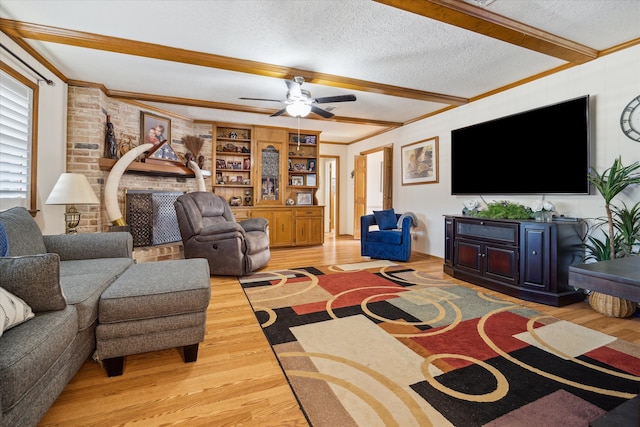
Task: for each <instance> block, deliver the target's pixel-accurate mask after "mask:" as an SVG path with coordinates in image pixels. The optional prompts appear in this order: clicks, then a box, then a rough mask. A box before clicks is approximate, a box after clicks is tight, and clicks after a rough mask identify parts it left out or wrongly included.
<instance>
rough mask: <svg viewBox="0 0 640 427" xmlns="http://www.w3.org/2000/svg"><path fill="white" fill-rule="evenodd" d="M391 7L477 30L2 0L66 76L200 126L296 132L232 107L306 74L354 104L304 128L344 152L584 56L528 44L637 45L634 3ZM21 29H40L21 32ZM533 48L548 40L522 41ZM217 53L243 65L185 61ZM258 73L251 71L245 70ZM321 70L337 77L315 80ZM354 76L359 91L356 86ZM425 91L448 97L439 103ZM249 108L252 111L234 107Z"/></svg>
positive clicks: (387, 17) (386, 13) (329, 12)
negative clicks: (269, 72) (484, 29)
mask: <svg viewBox="0 0 640 427" xmlns="http://www.w3.org/2000/svg"><path fill="white" fill-rule="evenodd" d="M394 1H395V2H396V3H397V4H402V6H401V7H408V5H409V4H417V3H424V4H427V3H428V4H430V5H433V4H436V5H439V6H442V7H444V8H443V9H442V11H441V12H440V11H438V12H436V14H437V15H438V16H443V18H442V19H443V20H445V21H449V22H453V21H452V19H455V18H456V15H455V13H453V12H451V11H452V10H453V11H461V12H463V13H465V14H472V15H476V17H477V18H478V19H479V20H480V21H475V23H474V24H473V25H474V27H473V29H474V31H470V30H468V29H463V28H460V27H459V26H455V25H452V24H449V23H445V22H440V21H438V20H434V19H431V18H428V17H425V16H422V15H420V14H415V13H411V12H408V11H405V10H401V9H399V8H396V7H393V6H388V5H387V4H382V3H378V2H374V1H368V0H335V1H334V0H234V1H225V0H209V1H193V0H185V1H168V0H158V1H146V0H145V1H143V0H129V1H125V0H110V1H102V0H88V1H76V0H2V1H1V2H0V18H2V21H0V29H2V31H3V32H4V33H5V34H7V35H9V36H11V37H13V38H14V39H15V40H19V39H22V40H23V41H24V42H25V43H26V44H27V45H28V46H29V47H30V48H31V49H33V50H34V51H35V52H37V53H38V54H39V55H41V56H42V57H43V58H44V59H46V60H47V61H48V62H49V63H50V64H51V65H52V66H53V67H54V68H55V70H53V71H52V72H57V73H58V74H59V75H62V76H63V77H64V78H66V79H69V80H75V81H82V82H91V83H97V84H101V85H103V86H104V87H105V88H106V89H107V90H109V91H112V92H114V93H115V92H118V93H120V92H124V93H126V96H125V97H130V95H131V94H134V95H135V96H133V98H137V99H140V100H142V102H145V103H147V104H148V105H152V106H155V107H159V108H161V109H163V110H166V111H170V112H174V113H177V114H180V115H182V116H185V117H188V118H191V119H194V120H211V121H222V122H237V123H254V124H263V125H270V126H284V127H296V126H297V125H298V123H297V120H296V119H294V118H291V117H288V116H286V115H282V116H279V117H269V115H270V114H271V113H273V112H275V111H277V110H279V109H280V108H281V107H282V105H281V104H279V103H274V102H261V101H245V100H239V99H238V98H239V97H254V98H272V99H274V98H275V99H282V98H284V97H285V95H286V92H287V88H286V86H285V83H284V82H283V80H282V78H283V77H282V76H287V77H288V78H291V77H293V76H294V75H300V74H301V75H303V76H305V77H306V78H307V82H306V83H304V85H303V88H304V89H306V90H309V91H311V94H312V96H313V97H314V98H318V97H325V96H333V95H344V94H349V93H353V94H355V95H356V96H357V101H356V102H346V103H335V104H324V105H322V106H323V107H335V110H333V113H334V114H335V115H336V117H335V118H334V119H322V118H320V117H319V116H315V115H313V114H312V115H310V116H309V117H308V118H305V119H302V120H301V123H300V126H301V127H302V128H303V129H316V130H320V131H322V136H321V137H322V139H323V141H333V142H345V143H348V142H352V141H354V140H358V139H362V138H365V137H367V136H369V135H372V134H374V133H377V132H380V131H383V130H385V129H387V128H388V127H387V126H385V123H378V122H395V124H396V125H399V124H402V123H406V122H410V121H412V120H414V119H416V118H419V117H422V116H425V115H428V114H430V113H433V112H436V111H439V110H441V109H443V108H446V107H448V106H449V105H451V104H452V103H453V104H456V103H459V102H467V100H469V99H473V98H476V97H480V96H482V95H483V94H486V93H488V92H491V91H494V90H496V89H500V88H503V87H505V86H508V85H510V84H513V83H516V82H518V81H521V80H523V79H527V78H529V77H531V76H534V75H537V74H540V73H544V72H547V71H549V70H552V69H554V68H556V67H559V66H563V65H566V64H569V63H571V62H580V61H581V60H576V59H573V58H569V60H566V56H563V55H564V53H557V51H548V50H545V48H538V47H535V46H537V45H542V44H544V43H543V42H544V41H545V40H546V41H548V40H551V41H552V43H551V44H552V45H553V46H560V50H562V49H564V48H565V47H566V46H569V50H570V51H577V52H579V53H580V54H583V53H584V52H587V53H591V54H593V56H595V54H599V53H600V52H601V51H605V50H607V49H611V48H614V47H616V46H619V45H623V44H624V43H628V42H632V43H638V42H640V24H639V22H640V1H638V0H495V1H494V2H492V3H490V5H489V6H487V7H480V6H476V4H475V3H474V1H473V0H469V2H468V3H465V2H462V1H459V0H433V1H424V2H408V1H404V2H403V1H399V0H397V1H396V0H382V2H383V3H394ZM418 7H420V6H418ZM431 10H433V9H431ZM496 14H497V15H498V16H496ZM505 18H508V19H505ZM12 21H17V22H12ZM466 22H468V20H467V21H466ZM478 22H480V24H478ZM24 23H31V24H36V26H34V27H31V26H28V28H29V31H28V32H25V31H23V30H24V29H25V28H27V26H25V25H24ZM482 24H486V25H489V26H490V27H491V28H490V29H489V31H490V32H489V33H488V34H489V35H490V36H487V35H483V34H479V33H478V32H475V31H476V28H477V26H478V25H482ZM458 25H464V24H458ZM500 26H510V27H511V28H515V29H516V37H518V35H517V34H518V31H519V32H521V33H522V36H521V40H512V42H510V43H508V42H505V41H501V40H498V39H496V38H494V37H493V36H494V34H497V33H498V32H499V28H497V27H500ZM47 27H56V29H53V30H52V29H49V28H47ZM62 29H64V30H72V31H71V33H67V32H64V31H62ZM478 31H481V30H478ZM496 31H497V32H496ZM77 32H86V33H91V34H89V35H86V34H79V33H77ZM65 35H69V36H70V38H69V39H66V38H65V37H63V36H65ZM99 36H108V37H109V38H107V39H106V40H103V39H101V38H100V37H99ZM22 37H24V38H22ZM111 38H119V39H126V40H128V41H135V42H146V43H153V44H155V45H163V46H168V47H172V48H178V49H185V50H187V51H191V52H189V53H188V54H187V55H184V57H185V58H187V59H186V60H184V62H178V61H176V60H175V58H173V59H174V60H168V59H167V58H170V56H168V55H170V54H171V55H173V54H176V51H168V50H166V49H162V48H161V49H156V48H155V47H153V46H146V47H145V46H142V47H144V48H145V49H139V50H138V52H137V53H138V54H137V55H135V54H124V53H117V50H118V47H119V46H120V45H121V44H122V41H121V40H117V39H111ZM97 39H99V41H97V42H95V43H93V44H91V43H90V44H86V43H84V41H85V40H89V41H91V42H94V41H95V40H97ZM532 39H533V40H537V39H541V40H542V42H540V43H538V44H537V45H535V46H533V47H531V46H530V48H525V47H521V46H519V44H523V43H526V42H528V41H529V40H532ZM128 43H129V42H127V43H124V44H128ZM129 44H130V43H129ZM84 46H90V47H89V48H88V47H84ZM137 47H139V46H137ZM156 52H157V54H156ZM168 52H169V53H168ZM4 53H5V52H2V54H4ZM178 54H179V52H178ZM203 54H204V55H203ZM145 55H148V57H146V56H145ZM211 55H221V56H223V57H230V58H236V59H238V60H241V61H232V64H234V65H232V69H234V70H237V69H238V65H237V64H241V66H242V70H243V72H238V71H230V70H225V69H220V68H214V67H212V66H209V65H207V64H209V62H207V63H206V64H205V65H194V64H192V63H188V62H196V60H197V59H200V58H205V60H207V61H208V60H209V59H210V58H211ZM247 61H257V62H258V63H259V64H254V63H251V62H247ZM269 64H270V65H273V66H276V67H275V68H276V69H277V70H278V74H276V75H277V77H269V76H265V75H263V74H265V73H266V71H264V70H265V69H268V68H269V66H268V65H269ZM253 65H255V66H256V67H257V68H258V69H259V70H258V71H254V70H253V68H245V67H248V66H253ZM254 68H255V67H254ZM282 70H284V71H282ZM319 74H326V75H329V79H328V80H333V81H334V82H331V81H329V82H325V83H323V84H314V83H310V81H311V80H312V78H318V77H322V76H319ZM325 80H326V79H325ZM354 80H357V82H356V83H359V84H360V83H362V82H360V81H364V83H365V85H364V86H365V87H361V86H353V84H354V83H353V81H354ZM345 82H346V83H345ZM378 85H386V86H383V87H382V89H376V87H377V86H378ZM394 87H399V88H405V89H412V90H414V91H417V92H418V94H417V95H416V96H415V97H417V98H419V99H415V98H413V97H406V96H390V95H388V94H386V93H389V91H390V90H394V89H397V88H394ZM358 88H361V89H362V90H358ZM376 92H378V93H376ZM380 92H383V93H380ZM432 95H444V96H445V98H444V100H445V101H443V98H433V97H432ZM448 97H452V99H453V101H452V102H447V101H446V100H447V99H448ZM169 98H171V102H170V103H166V102H162V101H165V100H168V99H169ZM434 99H435V101H434ZM176 102H177V103H176ZM217 103H222V104H225V105H224V106H220V105H219V104H217ZM211 107H217V108H211ZM256 107H258V108H259V110H256ZM243 109H244V110H248V111H249V112H246V111H237V110H243ZM252 109H253V111H254V112H251V110H252ZM256 111H257V112H256ZM369 121H374V123H373V124H366V123H367V122H369ZM363 123H365V124H363Z"/></svg>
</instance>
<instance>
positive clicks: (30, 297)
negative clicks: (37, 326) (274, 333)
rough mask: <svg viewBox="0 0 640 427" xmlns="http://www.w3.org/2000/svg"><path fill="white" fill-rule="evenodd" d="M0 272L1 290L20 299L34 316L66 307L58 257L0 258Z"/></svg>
mask: <svg viewBox="0 0 640 427" xmlns="http://www.w3.org/2000/svg"><path fill="white" fill-rule="evenodd" d="M0 271H2V275H0V287H3V288H5V289H6V290H8V291H9V292H11V293H12V294H15V295H16V296H18V297H20V298H22V299H23V300H24V301H25V302H26V303H27V304H29V306H31V309H32V310H33V311H34V312H35V313H38V312H41V311H51V310H62V309H64V308H65V307H66V306H67V302H66V300H65V298H64V295H63V294H62V288H61V287H60V258H59V257H58V255H57V254H40V255H28V256H19V257H4V258H0Z"/></svg>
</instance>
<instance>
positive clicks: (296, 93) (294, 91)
mask: <svg viewBox="0 0 640 427" xmlns="http://www.w3.org/2000/svg"><path fill="white" fill-rule="evenodd" d="M284 82H285V83H286V84H287V88H288V89H289V93H290V94H291V96H292V97H294V98H300V97H301V96H302V89H301V88H300V86H301V85H300V83H298V82H296V81H293V80H285V81H284Z"/></svg>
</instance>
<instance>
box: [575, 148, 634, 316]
mask: <svg viewBox="0 0 640 427" xmlns="http://www.w3.org/2000/svg"><path fill="white" fill-rule="evenodd" d="M589 181H590V182H591V183H592V184H593V185H594V187H596V189H597V190H598V192H599V193H600V195H601V196H602V197H603V198H604V209H605V212H606V217H605V218H602V219H600V222H599V223H598V224H597V225H598V226H606V229H605V230H603V234H604V239H603V240H600V239H598V238H596V237H595V236H593V235H590V236H588V243H587V244H586V245H585V246H586V249H587V255H586V257H585V259H586V260H594V261H606V260H612V259H616V258H622V257H626V256H638V255H639V254H640V202H637V203H635V204H634V205H633V206H631V208H628V207H627V205H626V204H625V203H624V202H622V206H617V205H614V204H612V201H613V199H614V198H615V197H616V196H618V195H619V194H620V193H622V192H623V191H624V190H625V189H627V188H628V187H629V186H631V185H637V184H640V162H635V163H633V164H631V165H629V166H623V165H622V160H621V158H620V157H618V158H616V159H615V160H614V162H613V165H612V166H611V167H610V168H608V169H606V170H605V171H603V172H602V173H601V174H600V173H598V172H597V171H595V170H591V171H590V173H589ZM589 304H590V305H591V307H593V308H594V309H595V310H596V311H599V312H601V313H604V314H606V315H608V316H613V317H628V316H631V315H632V314H633V313H634V312H635V310H636V308H637V304H636V303H635V302H633V301H630V300H626V299H623V298H619V297H614V296H611V295H606V294H602V293H599V292H591V293H590V294H589Z"/></svg>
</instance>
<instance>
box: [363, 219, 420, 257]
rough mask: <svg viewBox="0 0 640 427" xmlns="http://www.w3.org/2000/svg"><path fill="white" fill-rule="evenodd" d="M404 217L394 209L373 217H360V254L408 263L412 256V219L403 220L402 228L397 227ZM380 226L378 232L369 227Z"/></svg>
mask: <svg viewBox="0 0 640 427" xmlns="http://www.w3.org/2000/svg"><path fill="white" fill-rule="evenodd" d="M401 216H402V215H400V214H396V213H395V212H394V211H393V209H386V210H384V211H374V214H373V215H363V216H361V217H360V254H361V255H362V256H368V257H371V258H377V259H388V260H393V261H407V260H408V259H409V257H410V256H411V233H410V229H411V225H412V218H411V217H410V216H405V217H404V218H403V219H402V228H401V229H399V228H398V227H397V223H398V220H399V219H400V217H401ZM376 217H377V218H376ZM372 225H378V230H371V231H369V227H370V226H372Z"/></svg>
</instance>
